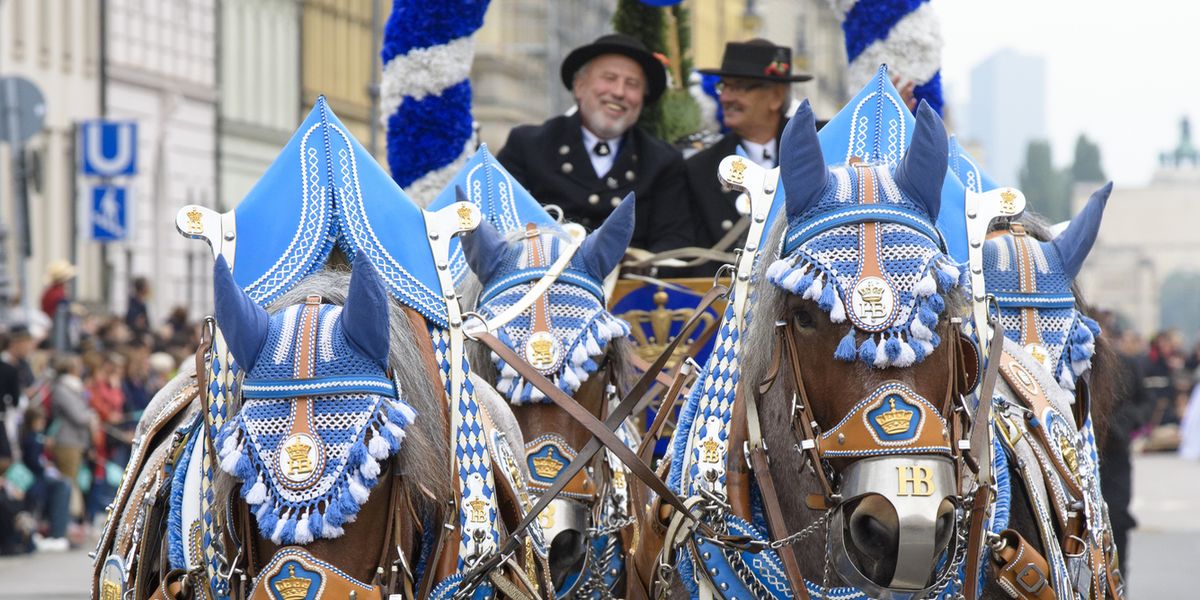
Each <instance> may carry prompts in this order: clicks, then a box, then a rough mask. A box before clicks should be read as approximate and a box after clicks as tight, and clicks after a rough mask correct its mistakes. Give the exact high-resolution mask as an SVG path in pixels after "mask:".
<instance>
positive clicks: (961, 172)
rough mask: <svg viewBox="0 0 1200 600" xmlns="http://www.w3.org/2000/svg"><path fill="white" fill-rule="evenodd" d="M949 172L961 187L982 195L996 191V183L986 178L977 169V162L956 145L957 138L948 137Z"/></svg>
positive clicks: (980, 170) (985, 174) (978, 168)
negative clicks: (956, 178)
mask: <svg viewBox="0 0 1200 600" xmlns="http://www.w3.org/2000/svg"><path fill="white" fill-rule="evenodd" d="M950 172H952V173H954V175H955V176H956V177H958V181H959V182H960V183H962V185H963V187H964V188H966V189H968V190H971V191H972V192H975V193H976V194H982V193H983V192H989V191H991V190H994V189H996V188H997V187H999V186H997V185H996V182H994V181H992V178H991V177H988V174H987V173H984V172H983V169H981V168H980V167H979V162H978V161H976V160H975V159H974V158H972V157H971V155H970V154H967V151H966V150H965V149H964V148H963V147H962V146H961V145H959V143H958V138H957V137H955V136H950Z"/></svg>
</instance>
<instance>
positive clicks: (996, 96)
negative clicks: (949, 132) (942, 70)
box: [961, 49, 1046, 183]
mask: <svg viewBox="0 0 1200 600" xmlns="http://www.w3.org/2000/svg"><path fill="white" fill-rule="evenodd" d="M966 117H967V118H966V121H967V122H966V124H965V125H966V127H965V131H966V132H967V135H965V136H961V137H964V138H965V139H967V140H971V141H974V142H976V143H978V144H980V145H981V146H983V148H984V152H983V153H982V155H981V156H980V157H978V158H979V159H980V160H981V161H983V162H984V164H985V166H986V168H987V171H988V173H990V174H991V175H992V177H993V178H994V179H995V180H996V181H1008V182H1013V183H1015V182H1017V181H1018V174H1019V172H1020V169H1021V165H1022V163H1023V162H1024V160H1025V151H1026V148H1027V146H1028V145H1029V142H1030V141H1031V140H1033V139H1036V138H1038V137H1042V136H1044V135H1045V133H1044V132H1045V131H1046V63H1045V60H1043V59H1042V58H1041V57H1040V56H1029V55H1025V54H1020V53H1018V52H1017V51H1015V50H1010V49H1004V50H1000V51H999V52H997V53H995V54H993V55H991V56H989V57H988V58H986V59H985V60H984V61H983V62H981V63H979V64H978V65H976V66H975V68H974V69H971V94H970V101H969V103H968V107H967V115H966Z"/></svg>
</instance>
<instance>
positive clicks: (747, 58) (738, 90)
mask: <svg viewBox="0 0 1200 600" xmlns="http://www.w3.org/2000/svg"><path fill="white" fill-rule="evenodd" d="M700 72H701V73H705V74H709V75H719V76H720V77H721V80H720V82H718V84H717V91H718V93H719V94H720V98H719V100H720V102H721V108H722V109H723V110H724V113H725V126H726V127H728V128H729V130H730V132H729V133H728V134H726V135H725V137H722V138H721V140H720V141H718V142H717V143H716V144H713V145H712V146H710V147H709V148H707V149H705V150H702V151H700V152H698V153H696V155H695V156H692V157H691V158H689V159H688V160H687V177H688V188H689V195H690V197H691V201H692V206H693V208H692V212H693V214H694V215H695V219H696V221H697V224H696V225H697V227H696V231H697V233H696V240H695V245H696V246H700V247H702V248H711V247H712V246H713V245H714V244H716V243H717V242H718V241H720V240H721V238H723V237H725V235H726V234H727V233H728V232H729V231H730V230H731V229H733V228H734V226H735V225H737V223H738V221H739V220H741V218H742V216H741V214H739V213H738V210H737V207H736V202H737V197H738V192H732V191H731V192H723V191H721V183H720V181H719V180H718V179H717V166H718V165H720V164H721V159H723V158H725V157H726V156H729V155H730V154H737V153H738V149H739V148H740V149H741V151H742V154H744V155H745V156H746V157H748V158H749V159H750V160H752V161H754V162H756V163H758V164H759V165H762V166H763V167H765V168H768V169H772V168H774V167H776V166H778V165H779V136H781V135H783V126H784V125H785V124H786V123H787V116H786V115H787V113H788V109H789V108H790V106H791V103H792V94H791V84H792V83H793V82H797V81H808V80H809V79H812V76H811V75H805V74H795V75H793V74H792V51H791V49H790V48H785V47H783V46H776V45H775V44H772V43H771V42H768V41H767V40H764V39H753V40H750V41H748V42H730V43H728V44H726V45H725V55H724V56H723V57H722V58H721V68H720V69H701V70H700ZM743 236H744V234H743ZM715 269H716V265H713V266H712V267H711V268H708V269H702V270H704V271H706V272H712V271H713V270H715Z"/></svg>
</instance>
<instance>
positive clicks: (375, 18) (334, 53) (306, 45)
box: [292, 0, 392, 170]
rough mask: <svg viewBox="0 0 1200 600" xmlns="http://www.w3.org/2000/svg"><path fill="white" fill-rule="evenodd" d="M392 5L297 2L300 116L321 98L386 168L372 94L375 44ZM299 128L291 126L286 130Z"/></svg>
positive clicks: (351, 0)
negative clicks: (298, 6)
mask: <svg viewBox="0 0 1200 600" xmlns="http://www.w3.org/2000/svg"><path fill="white" fill-rule="evenodd" d="M391 7H392V3H391V2H385V1H384V0H303V1H302V2H300V23H301V25H300V53H299V55H300V94H301V100H302V105H301V111H302V112H301V114H302V115H307V114H308V111H310V110H312V107H313V105H314V104H315V103H316V101H317V98H318V97H319V96H322V95H323V96H325V99H326V100H327V101H329V107H330V108H331V109H333V112H334V113H335V114H337V116H338V118H339V119H341V120H342V123H344V124H345V125H346V128H347V129H349V130H350V133H351V134H353V135H354V137H355V138H357V139H358V140H359V141H360V142H362V144H363V146H365V147H366V148H367V149H368V150H370V151H371V154H373V155H375V158H376V159H377V160H379V162H380V164H381V165H384V169H385V170H386V168H387V166H386V165H387V143H386V140H385V137H384V136H385V132H386V128H385V127H384V125H383V124H382V123H381V121H380V117H379V102H378V98H377V92H376V89H377V87H378V82H379V76H380V72H381V70H382V69H383V66H382V64H381V62H380V59H379V40H380V36H381V35H382V32H383V25H384V23H386V22H387V18H388V14H389V13H390V11H391ZM297 124H299V121H298V120H293V123H292V127H294V126H295V125H297Z"/></svg>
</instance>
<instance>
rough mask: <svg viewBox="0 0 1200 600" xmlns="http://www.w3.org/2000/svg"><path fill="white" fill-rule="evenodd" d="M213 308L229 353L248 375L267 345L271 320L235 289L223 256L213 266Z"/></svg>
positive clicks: (219, 256)
mask: <svg viewBox="0 0 1200 600" xmlns="http://www.w3.org/2000/svg"><path fill="white" fill-rule="evenodd" d="M213 306H214V312H215V313H216V317H217V324H218V325H220V327H221V333H223V334H224V335H225V344H226V345H227V346H228V347H229V353H230V354H232V355H233V358H234V360H236V361H237V363H238V366H239V367H240V368H241V369H242V371H245V372H249V371H250V370H251V369H253V368H254V363H256V362H258V355H259V353H261V352H262V348H263V346H264V345H265V344H266V343H267V331H268V329H269V327H270V322H271V317H270V315H268V314H267V311H266V310H264V309H263V307H261V306H259V305H257V304H255V303H254V301H253V300H251V299H250V296H247V295H246V292H244V291H242V288H240V287H238V284H237V283H236V282H235V281H234V280H233V272H232V271H230V269H229V263H228V262H225V256H224V255H218V256H217V261H216V262H215V263H214V264H213Z"/></svg>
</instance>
